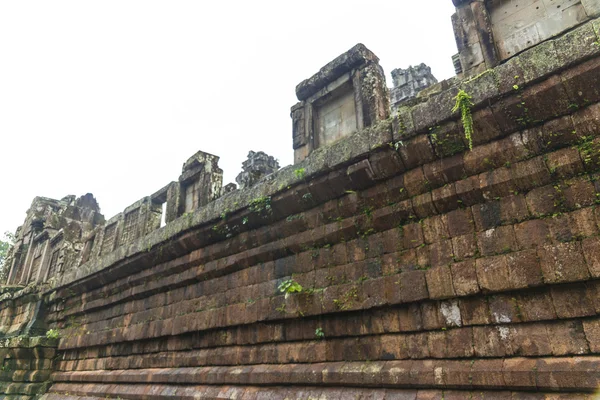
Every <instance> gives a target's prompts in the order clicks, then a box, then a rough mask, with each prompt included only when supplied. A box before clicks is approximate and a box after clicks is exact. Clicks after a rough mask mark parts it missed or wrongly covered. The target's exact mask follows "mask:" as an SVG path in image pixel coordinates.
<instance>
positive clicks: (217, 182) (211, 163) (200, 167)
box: [168, 151, 223, 215]
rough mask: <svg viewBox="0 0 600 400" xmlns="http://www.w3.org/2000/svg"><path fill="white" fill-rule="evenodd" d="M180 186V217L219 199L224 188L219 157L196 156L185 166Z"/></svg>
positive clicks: (202, 154)
mask: <svg viewBox="0 0 600 400" xmlns="http://www.w3.org/2000/svg"><path fill="white" fill-rule="evenodd" d="M179 184H180V188H179V191H180V196H181V202H180V205H179V215H181V214H184V213H186V212H192V211H194V210H196V209H198V208H200V207H203V206H205V205H207V204H208V203H210V202H211V201H213V200H215V199H216V198H218V197H219V196H220V195H221V187H222V186H223V170H222V169H221V168H219V157H217V156H214V155H212V154H208V153H204V152H202V151H199V152H197V153H196V154H194V155H193V156H192V157H190V158H189V159H188V160H187V161H186V162H185V164H183V168H182V173H181V176H180V177H179ZM168 197H170V196H168Z"/></svg>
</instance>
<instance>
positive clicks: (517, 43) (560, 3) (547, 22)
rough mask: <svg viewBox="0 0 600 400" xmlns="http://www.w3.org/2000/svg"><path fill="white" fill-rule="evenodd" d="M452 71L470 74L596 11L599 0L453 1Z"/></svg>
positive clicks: (557, 32)
mask: <svg viewBox="0 0 600 400" xmlns="http://www.w3.org/2000/svg"><path fill="white" fill-rule="evenodd" d="M453 3H454V4H455V5H456V14H454V15H453V16H452V22H453V24H454V32H455V36H456V44H457V47H458V55H457V56H456V58H457V62H456V64H457V65H456V69H457V73H459V72H462V73H464V74H465V76H473V75H476V74H478V73H480V72H482V71H484V70H485V69H487V68H492V67H494V66H496V65H498V64H499V63H500V62H502V61H504V60H507V59H509V58H511V57H512V56H514V55H516V54H518V53H520V52H521V51H523V50H526V49H528V48H531V47H533V46H535V45H537V44H538V43H541V42H544V41H546V40H547V39H550V38H552V37H555V36H557V35H559V34H561V33H563V32H565V31H567V30H569V29H572V28H573V27H576V26H578V25H581V24H582V23H583V22H585V21H589V20H590V19H592V18H597V17H598V16H599V15H600V1H599V0H453Z"/></svg>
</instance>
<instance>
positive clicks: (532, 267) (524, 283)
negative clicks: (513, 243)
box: [506, 250, 544, 289]
mask: <svg viewBox="0 0 600 400" xmlns="http://www.w3.org/2000/svg"><path fill="white" fill-rule="evenodd" d="M506 263H507V266H508V279H509V281H510V284H511V286H512V288H513V289H522V288H527V287H535V286H541V285H543V283H544V282H543V276H542V269H541V267H540V261H539V259H538V256H537V253H536V252H535V251H534V250H525V251H520V252H518V253H511V254H507V255H506Z"/></svg>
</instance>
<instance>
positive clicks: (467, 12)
mask: <svg viewBox="0 0 600 400" xmlns="http://www.w3.org/2000/svg"><path fill="white" fill-rule="evenodd" d="M453 3H454V5H455V6H456V13H455V14H454V15H452V25H453V27H454V37H455V39H456V46H457V47H458V57H459V59H460V65H461V70H462V72H463V73H464V74H465V76H472V75H476V74H478V73H480V72H483V71H485V70H486V69H489V68H493V67H495V66H496V65H497V64H498V61H499V60H498V54H497V51H496V47H495V43H494V35H493V31H492V19H491V17H490V15H489V13H488V11H487V7H486V4H485V2H484V1H483V0H453Z"/></svg>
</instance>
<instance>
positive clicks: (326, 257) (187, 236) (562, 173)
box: [0, 0, 600, 400]
mask: <svg viewBox="0 0 600 400" xmlns="http://www.w3.org/2000/svg"><path fill="white" fill-rule="evenodd" d="M553 2H556V3H557V4H559V3H560V5H563V6H564V4H573V5H572V7H579V8H577V9H578V10H583V11H585V12H586V14H585V15H586V18H583V17H582V18H580V20H577V21H579V22H577V23H576V24H575V25H571V24H570V23H567V22H564V23H563V25H564V26H567V27H568V28H569V29H568V30H564V29H563V30H562V31H556V32H554V33H553V34H552V35H550V36H551V37H550V38H548V37H544V39H543V40H542V39H540V42H539V43H537V44H536V45H531V46H529V47H528V48H522V49H521V50H520V51H519V54H517V55H514V54H513V55H511V56H510V58H508V59H501V58H500V57H498V58H496V61H495V62H496V63H497V65H495V66H493V65H486V67H491V66H493V68H488V69H486V70H485V71H483V72H482V73H478V74H476V75H472V76H470V77H469V78H465V79H462V80H461V79H455V80H452V81H448V82H441V83H439V84H436V85H433V86H432V87H430V88H428V89H427V90H426V91H423V92H421V94H420V95H419V96H417V97H416V99H415V100H414V101H411V102H409V103H408V104H406V105H403V106H400V107H398V109H397V113H396V115H395V116H394V117H390V106H389V96H388V94H387V92H386V84H385V79H384V75H383V73H382V72H381V68H380V67H379V65H378V61H377V58H376V57H375V56H374V55H373V54H372V53H371V52H370V51H369V50H368V49H366V48H365V47H364V46H362V45H358V46H356V47H354V48H353V49H351V50H350V51H349V52H348V53H346V54H344V55H342V56H340V57H338V58H336V59H335V60H334V61H333V62H332V63H330V64H328V65H327V66H326V67H324V68H323V69H322V70H321V71H320V72H318V73H317V74H316V75H314V76H313V77H312V78H310V79H308V80H307V81H304V82H303V83H301V84H300V85H299V86H298V87H297V95H298V99H299V100H300V103H299V104H298V105H296V106H294V107H292V121H293V144H294V150H295V152H296V153H295V154H296V163H295V165H293V166H288V167H285V168H282V169H280V170H277V171H275V172H273V173H272V174H271V175H270V178H269V179H262V180H259V181H258V182H256V183H255V184H254V185H253V186H251V187H249V188H245V189H242V190H232V189H233V188H232V187H231V186H230V185H228V186H229V188H228V189H227V190H225V189H222V188H221V186H222V172H221V170H220V169H219V168H218V165H217V162H218V158H217V157H215V156H211V155H208V154H205V153H198V154H196V155H195V156H193V157H192V158H190V160H188V162H186V163H185V164H184V168H183V174H182V176H181V177H180V178H179V180H178V181H177V182H172V183H170V184H169V185H167V186H165V187H164V188H163V189H161V190H159V191H158V192H156V193H155V194H153V195H151V196H149V197H145V198H144V199H142V200H140V201H139V202H136V203H135V204H133V205H132V206H130V207H128V208H127V209H126V210H125V211H124V212H123V213H122V214H119V215H118V216H116V217H114V218H112V219H110V220H109V221H106V222H104V220H103V218H102V217H101V216H100V214H99V210H98V207H97V204H96V202H95V200H93V198H92V197H91V196H89V195H86V196H84V197H83V198H81V199H79V200H76V199H74V198H71V197H69V198H65V199H63V200H61V201H53V200H48V199H40V198H38V199H36V200H35V201H34V203H33V205H32V208H31V209H30V211H29V212H28V214H27V220H26V222H25V224H24V226H23V227H22V228H21V229H20V230H19V232H18V238H19V239H18V240H19V241H18V245H17V246H16V247H15V250H14V251H13V255H12V261H11V273H10V276H9V278H8V279H9V284H10V285H11V286H7V287H5V288H3V289H2V294H1V297H0V327H1V330H0V331H1V333H2V335H3V336H4V337H5V338H8V339H3V340H4V342H3V343H4V346H3V349H1V351H0V355H2V356H3V357H4V362H3V363H2V365H7V367H6V368H3V369H2V371H0V382H2V383H1V384H0V390H2V391H3V393H6V394H7V398H15V399H16V398H19V399H28V398H32V397H34V396H35V395H37V394H40V393H42V392H44V391H46V389H47V392H46V393H45V394H44V395H43V396H42V399H45V400H54V399H67V400H70V399H72V400H84V399H85V400H96V399H98V400H99V399H105V398H112V399H119V398H120V399H144V400H145V399H152V400H155V399H156V400H159V399H160V400H162V399H197V398H202V399H346V398H357V399H358V398H361V399H362V398H373V399H412V400H417V399H419V400H422V399H446V400H448V399H548V400H549V399H589V400H591V399H593V398H594V392H595V391H597V390H598V388H599V386H600V316H599V314H600V279H599V278H600V214H599V212H598V209H597V203H598V197H599V196H600V179H599V173H600V46H598V44H597V43H598V42H599V36H598V32H599V29H600V20H598V19H593V18H592V17H591V16H592V15H593V14H592V11H590V10H594V9H595V8H594V7H596V8H597V7H599V6H600V3H597V2H593V1H581V2H579V1H575V0H573V1H572V2H559V1H558V0H548V1H541V0H540V1H538V2H532V3H533V4H534V5H535V4H536V3H537V4H538V6H540V7H541V5H544V6H545V7H546V8H545V10H546V11H547V10H548V7H549V4H553ZM467 3H468V2H461V3H460V4H458V12H457V13H458V14H460V13H463V12H465V9H466V8H469V9H471V10H472V12H473V15H475V11H478V12H479V11H481V10H482V7H485V8H486V9H488V7H490V8H489V9H492V10H493V9H494V7H495V6H497V5H498V6H500V5H501V4H503V3H501V2H496V1H485V2H484V1H473V2H470V3H468V4H467ZM506 3H511V4H519V5H522V4H525V2H520V1H512V2H511V1H509V0H506ZM564 8H565V9H567V8H568V7H566V6H564ZM489 9H488V10H489ZM534 9H535V8H534ZM588 12H589V14H588ZM458 14H457V15H458ZM491 15H492V16H493V15H494V14H491ZM544 15H546V16H547V15H549V14H548V13H546V14H544ZM557 15H563V14H557ZM564 15H570V14H564ZM578 15H582V14H578ZM588 16H589V17H590V18H591V19H589V20H588ZM544 18H545V17H544ZM544 18H542V17H540V20H539V21H540V24H542V22H543V21H545V19H544ZM561 18H562V17H561ZM565 18H566V17H565ZM457 21H461V20H460V19H457V17H455V22H456V23H457V24H458V22H457ZM492 21H493V18H492ZM470 23H471V22H470V20H462V22H461V24H460V25H457V36H459V38H460V37H461V36H460V35H462V33H461V32H466V31H468V30H469V29H470V28H469V27H470V26H471V25H469V24H470ZM530 25H531V24H530ZM533 25H535V24H533ZM542 25H543V24H542ZM563 25H560V24H559V25H558V26H563ZM523 26H524V27H525V25H523ZM535 26H537V25H535ZM475 33H476V34H477V35H479V34H480V32H479V31H475ZM469 37H471V36H469ZM478 37H479V36H478ZM490 37H491V36H490ZM494 37H495V39H494V41H492V42H490V43H492V44H494V43H495V44H494V45H493V49H495V50H494V51H496V52H497V53H494V54H502V53H501V52H500V51H499V50H498V49H499V48H509V46H508V44H506V43H508V42H506V41H503V39H502V36H498V35H496V36H494ZM480 44H481V43H480ZM502 46H504V47H502ZM486 57H487V56H486ZM461 60H462V59H461ZM486 62H487V61H486ZM463 68H464V64H463ZM464 71H465V72H464V73H465V74H467V73H468V72H469V68H464ZM459 90H463V91H464V93H466V94H468V95H470V97H471V100H470V102H469V103H463V110H462V112H459V111H455V112H453V111H452V110H453V108H454V105H455V97H456V96H457V93H459ZM469 115H471V116H472V123H471V122H470V119H469V118H468V116H469ZM465 116H466V117H465ZM471 128H472V130H473V134H472V149H469V141H468V139H467V138H465V129H467V130H469V129H471ZM165 203H166V205H165ZM163 210H164V211H163ZM163 213H164V214H165V216H164V218H163V216H162V214H163ZM161 220H164V222H165V224H164V226H161V225H163V224H161ZM61 231H62V233H61ZM60 235H62V236H60ZM59 241H62V244H59ZM39 246H41V250H36V249H37V248H39ZM56 246H58V247H56ZM56 249H64V250H63V252H62V253H60V252H59V253H58V255H57V258H56V259H57V261H56V263H55V264H54V263H53V261H52V259H53V258H54V256H53V254H54V253H55V251H56ZM61 254H62V255H61ZM59 260H60V263H59ZM52 265H56V266H57V267H56V268H55V269H52V267H51V266H52ZM58 265H61V267H60V268H59V267H58ZM48 271H50V272H48ZM286 288H288V290H286ZM49 329H53V330H56V331H58V332H60V336H61V337H60V340H59V342H58V345H57V347H56V346H54V347H56V348H54V347H53V345H56V343H53V341H52V340H48V341H40V339H39V338H32V337H31V336H35V335H37V334H39V332H42V331H43V330H49ZM42 349H43V351H41V350H42ZM8 396H12V397H8Z"/></svg>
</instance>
